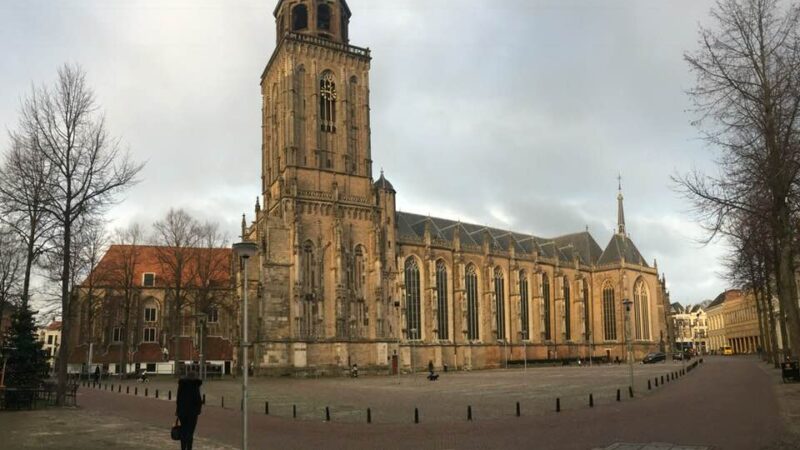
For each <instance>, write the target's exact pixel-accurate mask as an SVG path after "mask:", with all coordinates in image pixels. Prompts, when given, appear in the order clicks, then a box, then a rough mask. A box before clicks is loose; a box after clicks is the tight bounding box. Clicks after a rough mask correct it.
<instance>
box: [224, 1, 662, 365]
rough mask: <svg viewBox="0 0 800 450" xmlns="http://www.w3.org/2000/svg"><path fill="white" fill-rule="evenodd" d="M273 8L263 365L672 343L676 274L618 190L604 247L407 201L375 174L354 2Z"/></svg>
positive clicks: (471, 358)
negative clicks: (647, 252)
mask: <svg viewBox="0 0 800 450" xmlns="http://www.w3.org/2000/svg"><path fill="white" fill-rule="evenodd" d="M274 15H275V18H276V25H277V45H276V48H275V51H274V53H273V55H272V57H271V58H270V60H269V62H268V63H267V65H266V68H265V69H264V72H263V73H262V75H261V96H262V99H263V102H262V121H263V126H262V139H263V141H262V142H263V143H262V149H261V154H262V161H261V171H262V176H261V182H262V184H261V186H262V195H261V196H260V197H259V200H258V201H257V202H256V207H255V218H254V219H253V220H252V221H251V222H246V221H245V219H244V218H243V219H242V237H243V239H245V240H248V241H252V242H255V243H256V244H257V245H258V248H259V254H258V256H257V258H255V260H254V261H253V263H251V264H249V265H248V278H249V280H251V281H250V283H249V285H248V286H247V289H248V292H249V298H250V299H251V301H250V302H249V304H250V306H249V314H250V317H251V320H250V326H249V333H250V336H251V340H252V341H253V345H252V347H251V350H250V351H251V358H252V360H253V361H255V370H256V372H258V373H297V374H303V373H320V372H322V373H338V372H339V371H341V370H343V369H346V368H347V367H349V366H351V365H352V364H358V366H359V368H361V369H362V370H369V371H374V372H378V373H394V372H395V371H398V370H400V371H408V370H411V369H412V368H414V369H420V368H423V367H426V366H427V365H428V362H429V361H432V362H433V364H434V365H435V366H436V367H437V368H441V367H443V366H444V365H447V366H448V367H449V368H451V369H470V368H476V369H477V368H485V367H499V366H503V365H505V364H506V363H507V362H511V363H512V364H513V363H514V362H519V361H522V360H523V358H527V359H528V360H546V359H577V358H587V357H589V356H590V355H591V356H592V357H594V358H611V359H613V358H615V357H619V358H621V359H624V358H625V357H626V355H627V352H626V344H627V343H628V342H627V340H628V339H629V340H630V341H631V342H632V345H633V353H634V355H635V357H636V358H637V359H638V358H641V357H642V356H643V355H644V354H646V353H648V352H651V351H657V350H659V349H661V350H663V349H664V348H665V346H667V345H668V343H667V342H666V340H667V333H666V319H665V314H666V312H667V308H666V305H669V299H668V293H667V291H666V289H665V282H664V279H663V277H659V274H658V268H657V266H656V264H655V262H654V263H653V264H652V265H650V264H648V263H647V261H646V260H645V259H644V258H643V257H642V255H641V254H640V253H639V251H638V250H637V248H636V246H635V245H634V243H633V242H632V241H631V239H630V237H629V235H628V234H627V232H626V230H625V220H624V214H623V209H622V194H621V192H620V193H619V194H618V229H617V232H616V233H615V234H614V236H612V238H611V240H610V242H609V243H608V244H607V245H606V247H605V249H603V248H601V247H600V246H599V245H598V244H597V242H596V241H595V240H594V238H593V237H592V236H591V235H590V234H589V232H588V231H586V232H578V233H572V234H566V235H563V236H559V237H555V238H542V237H538V236H532V235H526V234H521V233H515V232H513V231H506V230H499V229H494V228H487V227H484V226H479V225H473V224H468V223H461V222H458V221H453V220H448V219H441V218H434V217H427V216H421V215H417V214H410V213H403V212H398V211H396V210H395V196H396V195H397V193H396V192H395V190H394V188H393V187H392V184H391V183H390V182H389V181H388V180H387V179H386V177H385V176H384V175H383V173H381V174H380V176H379V178H378V179H377V180H374V179H373V166H372V149H371V147H370V135H371V132H372V131H371V129H370V118H369V116H370V104H369V93H370V89H369V70H370V61H371V54H370V51H369V50H368V49H366V48H362V47H356V46H353V45H351V44H350V41H349V37H348V28H349V26H350V17H351V11H350V9H349V8H348V5H347V2H346V1H345V0H279V1H278V4H277V7H276V8H275V11H274ZM262 205H263V206H262ZM239 272H241V270H239ZM238 280H239V282H238V286H237V292H239V295H240V294H241V288H242V287H241V280H242V277H241V273H239V277H238ZM626 317H629V320H626Z"/></svg>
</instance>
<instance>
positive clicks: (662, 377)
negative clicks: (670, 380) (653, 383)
mask: <svg viewBox="0 0 800 450" xmlns="http://www.w3.org/2000/svg"><path fill="white" fill-rule="evenodd" d="M661 384H664V375H661Z"/></svg>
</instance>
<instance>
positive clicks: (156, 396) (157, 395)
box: [156, 389, 158, 398]
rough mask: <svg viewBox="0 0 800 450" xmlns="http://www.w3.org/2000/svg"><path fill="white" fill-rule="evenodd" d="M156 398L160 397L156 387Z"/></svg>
mask: <svg viewBox="0 0 800 450" xmlns="http://www.w3.org/2000/svg"><path fill="white" fill-rule="evenodd" d="M156 398H158V389H156Z"/></svg>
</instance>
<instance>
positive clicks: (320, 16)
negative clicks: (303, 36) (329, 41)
mask: <svg viewBox="0 0 800 450" xmlns="http://www.w3.org/2000/svg"><path fill="white" fill-rule="evenodd" d="M332 15H333V14H332V13H331V7H330V6H328V5H319V6H317V29H319V30H326V31H330V29H331V17H332Z"/></svg>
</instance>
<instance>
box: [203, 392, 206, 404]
mask: <svg viewBox="0 0 800 450" xmlns="http://www.w3.org/2000/svg"><path fill="white" fill-rule="evenodd" d="M203 404H204V405H205V404H206V394H203Z"/></svg>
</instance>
